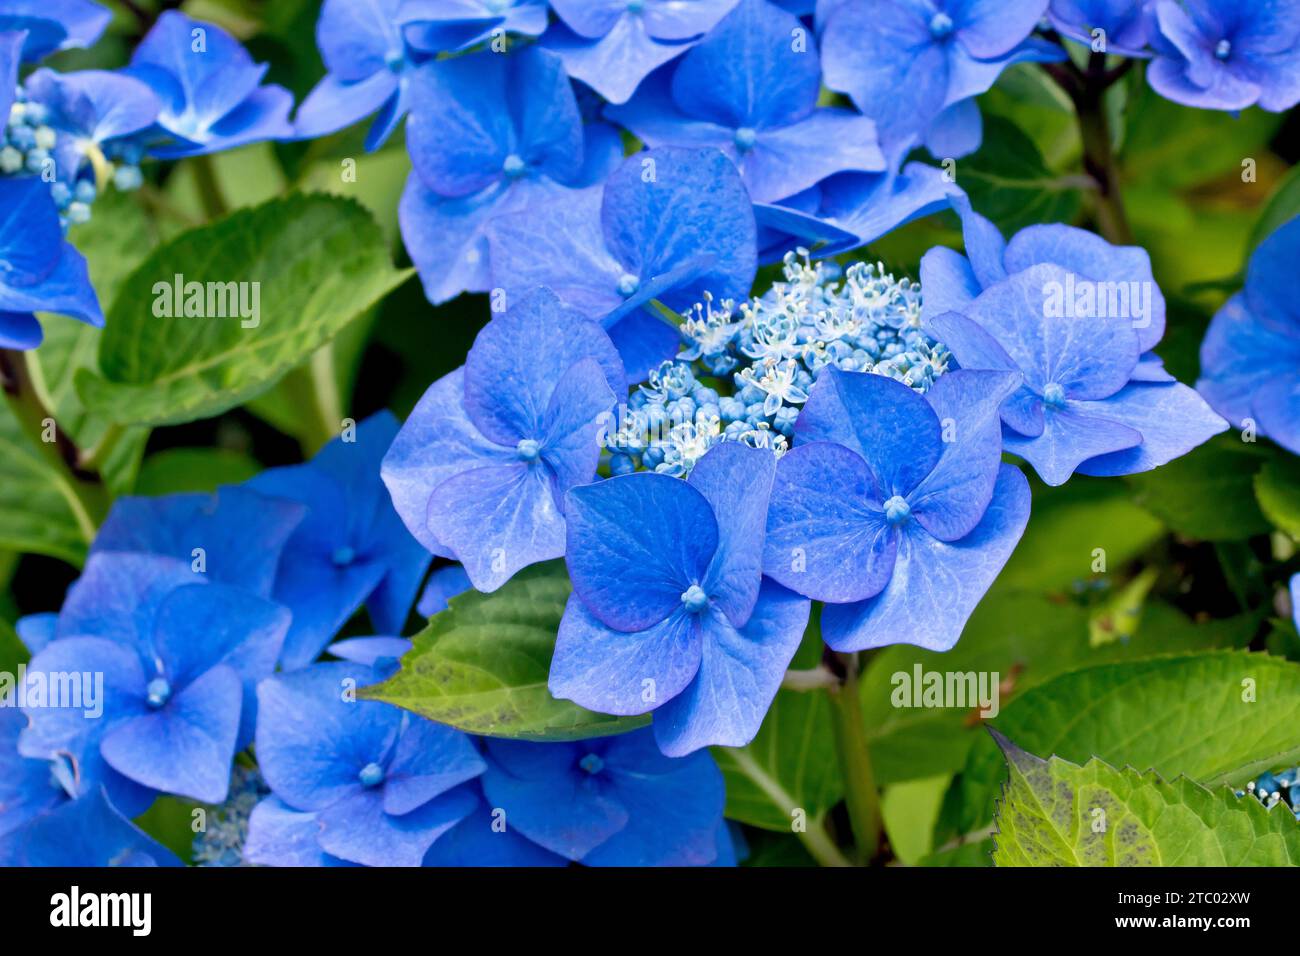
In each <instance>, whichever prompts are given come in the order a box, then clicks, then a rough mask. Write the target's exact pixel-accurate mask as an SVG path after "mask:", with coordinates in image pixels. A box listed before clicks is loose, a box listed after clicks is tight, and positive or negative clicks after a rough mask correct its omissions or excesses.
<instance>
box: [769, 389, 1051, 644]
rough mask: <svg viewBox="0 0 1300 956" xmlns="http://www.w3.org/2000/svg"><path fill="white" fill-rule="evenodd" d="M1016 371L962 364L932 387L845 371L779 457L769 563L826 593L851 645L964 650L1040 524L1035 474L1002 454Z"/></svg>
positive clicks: (794, 581)
mask: <svg viewBox="0 0 1300 956" xmlns="http://www.w3.org/2000/svg"><path fill="white" fill-rule="evenodd" d="M1019 384H1020V377H1019V375H1017V374H1015V373H1007V372H973V371H966V370H961V371H954V372H949V373H947V374H946V375H943V376H942V377H941V378H939V379H938V380H937V381H936V382H935V383H934V386H933V387H932V388H930V390H929V391H928V392H926V393H925V395H919V394H917V393H916V392H915V391H914V390H912V389H910V388H907V387H906V386H904V385H902V384H901V383H899V382H896V381H894V380H892V379H889V378H886V377H884V376H881V375H870V374H864V373H861V372H844V371H841V370H839V369H832V370H831V371H830V372H829V373H828V374H825V375H823V376H822V377H821V378H820V379H819V380H818V382H817V385H816V386H815V387H814V388H813V390H812V394H811V395H810V396H809V397H808V403H807V404H806V405H805V406H804V410H803V412H802V414H800V416H799V420H798V422H796V424H795V438H796V444H795V447H794V448H793V449H792V450H791V451H790V452H789V453H787V454H786V455H785V456H784V457H783V458H782V459H781V461H780V462H779V464H778V466H777V472H776V481H775V484H774V485H773V489H772V506H771V511H770V514H769V516H768V524H767V543H766V547H765V549H764V553H763V572H764V573H765V574H767V575H768V576H770V577H771V578H773V579H774V580H776V581H779V582H780V583H781V584H784V585H785V586H786V587H788V588H791V589H793V590H795V591H798V592H799V593H801V594H804V595H806V596H808V597H811V598H813V599H814V600H819V601H825V602H827V603H826V606H825V608H824V609H823V611H822V618H821V627H822V636H823V637H824V638H825V640H826V643H827V644H829V645H830V646H831V647H833V648H835V649H836V650H839V651H858V650H862V649H864V648H869V647H881V646H884V645H887V644H898V643H907V644H917V645H920V646H921V647H926V648H929V649H931V650H937V651H944V650H948V649H949V648H950V647H952V646H953V645H954V644H955V643H956V642H957V638H958V637H959V636H960V635H961V632H962V628H964V627H965V625H966V621H967V619H968V618H969V617H970V614H971V612H972V611H973V610H974V609H975V605H976V604H978V603H979V601H980V599H981V598H982V597H983V596H984V592H985V591H987V590H988V588H989V586H990V585H991V584H992V583H993V579H994V578H995V577H997V574H998V572H999V571H1001V570H1002V567H1003V565H1004V564H1005V563H1006V561H1007V558H1008V557H1010V556H1011V552H1012V550H1013V549H1014V548H1015V546H1016V543H1017V542H1018V541H1019V540H1020V535H1021V534H1022V533H1023V531H1024V529H1025V524H1026V522H1027V521H1028V520H1029V483H1028V482H1027V481H1026V480H1025V477H1024V476H1023V475H1022V474H1020V472H1019V471H1017V470H1016V469H1015V468H1013V467H1011V466H1010V465H1003V464H1002V463H1001V435H1000V429H999V423H998V405H999V403H1000V402H1001V401H1002V399H1003V398H1005V397H1006V396H1008V395H1010V394H1011V393H1012V392H1013V391H1014V390H1015V389H1016V388H1017V386H1018V385H1019Z"/></svg>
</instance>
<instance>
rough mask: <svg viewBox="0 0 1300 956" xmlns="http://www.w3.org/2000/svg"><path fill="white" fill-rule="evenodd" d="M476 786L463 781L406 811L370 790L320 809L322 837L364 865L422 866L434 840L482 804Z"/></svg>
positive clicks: (325, 845) (328, 846) (332, 849)
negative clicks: (394, 810)
mask: <svg viewBox="0 0 1300 956" xmlns="http://www.w3.org/2000/svg"><path fill="white" fill-rule="evenodd" d="M478 804H479V799H478V796H477V794H475V793H474V791H473V789H471V788H470V787H458V788H457V789H455V790H452V791H450V792H448V793H445V794H443V795H442V796H440V797H438V798H436V799H434V800H430V801H429V802H428V803H426V804H424V805H423V806H422V807H420V808H419V809H417V810H412V811H411V812H410V813H405V814H402V815H401V816H393V815H392V814H390V813H386V812H385V811H384V807H383V795H382V794H380V793H379V792H377V791H375V790H364V791H362V792H360V793H356V794H353V795H352V796H350V797H345V798H344V799H343V800H341V801H339V802H338V803H336V804H334V805H333V806H331V807H327V808H325V809H324V810H321V811H320V812H319V813H318V814H317V820H318V821H319V823H320V834H319V835H318V836H317V838H316V840H317V842H318V843H319V844H320V847H321V849H322V850H324V851H325V852H326V853H329V854H330V855H331V856H337V857H339V858H340V859H344V860H348V861H350V862H352V863H360V864H362V865H364V866H419V865H420V864H421V863H422V862H423V861H424V854H425V853H427V852H428V851H429V847H431V846H433V844H434V841H435V840H437V839H438V837H440V836H441V835H442V834H444V833H446V832H447V831H448V830H450V829H451V828H452V827H454V826H455V825H456V824H457V823H459V822H460V821H461V820H463V819H465V817H467V816H469V815H470V814H471V813H472V812H474V809H475V808H476V807H477V806H478Z"/></svg>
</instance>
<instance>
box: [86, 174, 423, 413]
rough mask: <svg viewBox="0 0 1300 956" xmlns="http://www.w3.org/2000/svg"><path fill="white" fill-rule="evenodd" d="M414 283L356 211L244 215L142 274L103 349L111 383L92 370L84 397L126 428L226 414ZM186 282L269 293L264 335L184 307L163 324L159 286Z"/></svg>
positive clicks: (188, 236)
mask: <svg viewBox="0 0 1300 956" xmlns="http://www.w3.org/2000/svg"><path fill="white" fill-rule="evenodd" d="M409 274H410V273H409V271H399V270H397V269H394V268H393V266H392V264H391V262H390V261H389V257H388V253H387V251H386V248H385V245H384V243H383V240H382V238H381V236H380V233H379V228H378V227H377V226H376V225H375V223H374V220H373V219H371V217H370V216H369V214H368V213H366V212H365V210H363V209H362V208H361V207H360V206H358V205H357V204H356V203H354V202H350V201H348V200H344V199H339V198H337V197H330V196H322V195H315V194H313V195H292V196H289V197H288V198H285V199H277V200H274V201H272V202H268V203H266V204H264V205H261V206H258V207H256V208H254V209H242V210H239V211H237V212H235V213H233V214H231V215H230V216H228V217H227V218H225V219H223V220H221V221H220V222H217V223H215V224H213V225H211V226H204V227H201V228H199V229H193V230H191V231H189V232H186V233H184V234H182V235H181V236H178V237H177V238H176V239H174V240H172V241H171V242H169V243H167V244H166V245H164V246H162V247H161V248H159V249H158V250H156V251H155V252H154V253H153V254H152V255H151V256H150V257H149V258H148V259H146V260H145V262H144V263H143V264H142V265H141V266H140V267H139V268H138V269H137V270H136V271H135V272H134V273H132V275H131V276H130V278H129V279H127V280H126V282H125V284H124V286H123V289H122V292H121V294H120V295H119V296H118V298H117V301H116V302H115V303H114V305H113V308H112V311H111V313H110V314H109V317H108V326H107V328H106V329H105V330H104V335H103V338H102V340H101V342H100V349H99V366H100V368H99V372H100V374H99V375H93V374H91V373H89V372H86V371H84V370H83V371H82V372H81V373H80V374H79V375H78V376H77V388H78V391H79V392H80V394H81V396H82V399H83V400H84V401H85V402H86V404H87V405H88V406H90V407H93V408H95V409H97V410H100V411H102V412H103V413H104V414H106V415H109V416H111V417H112V418H113V419H114V420H115V421H117V422H120V423H125V424H154V425H162V424H175V423H180V422H187V421H193V420H194V419H196V418H203V417H208V416H213V415H217V414H220V413H221V412H224V411H226V410H228V409H230V408H233V407H235V406H237V405H240V404H242V403H243V402H246V401H248V400H249V399H250V398H252V397H253V396H255V395H258V394H260V393H262V392H264V391H266V390H267V389H268V388H270V387H271V386H272V385H274V384H275V382H276V381H278V380H279V378H280V377H281V376H282V375H284V374H285V372H287V371H288V370H289V369H291V368H292V367H294V366H295V365H297V364H299V363H300V362H302V361H303V360H304V359H306V357H307V356H309V355H311V353H313V352H314V351H316V350H317V349H318V348H320V347H321V346H323V345H324V344H326V343H327V342H329V341H330V340H331V339H332V338H333V337H334V336H335V335H337V334H338V333H339V332H340V331H341V330H342V329H343V328H344V327H345V326H346V325H347V324H348V323H349V322H350V321H352V319H354V318H355V317H356V316H358V315H359V314H361V313H362V312H364V311H365V310H366V309H368V308H369V307H370V306H371V305H373V304H374V303H375V302H377V301H378V300H379V299H381V298H383V296H384V295H386V294H387V293H388V292H389V291H391V290H392V289H394V288H395V287H396V286H397V285H399V284H400V283H401V282H403V281H404V280H405V279H406V278H407V276H408V275H409ZM177 275H181V276H183V277H184V281H185V282H187V283H188V282H201V283H222V284H229V283H250V284H251V283H256V285H255V286H254V285H245V286H240V287H239V288H241V289H243V290H245V292H246V294H247V295H248V296H250V297H251V296H252V294H253V290H254V289H256V290H257V291H258V295H259V302H258V306H259V308H258V312H259V316H258V319H257V324H256V325H255V326H254V325H253V324H252V323H253V319H249V320H247V321H245V320H244V319H241V318H240V316H239V315H237V314H236V315H234V316H233V317H229V318H218V317H207V318H199V317H194V316H185V315H177V314H176V313H178V312H182V311H183V309H180V308H176V307H175V306H178V305H182V304H183V303H172V305H173V308H172V309H170V312H171V313H172V316H171V317H167V316H163V317H158V316H155V315H154V306H155V301H156V296H155V291H154V290H155V284H161V285H159V293H161V292H162V285H171V284H174V277H175V276H177ZM161 304H164V305H165V302H163V303H161ZM213 304H214V305H218V304H219V303H218V302H216V301H214V303H213ZM246 304H250V305H251V302H250V301H247V300H246ZM162 311H168V310H165V309H163V310H162ZM226 311H228V312H229V311H234V310H231V309H229V308H227V310H226ZM249 311H251V309H250V310H249ZM245 325H248V326H249V327H245Z"/></svg>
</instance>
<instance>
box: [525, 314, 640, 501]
mask: <svg viewBox="0 0 1300 956" xmlns="http://www.w3.org/2000/svg"><path fill="white" fill-rule="evenodd" d="M601 338H602V339H604V338H605V335H604V333H601ZM610 352H611V354H613V345H612V343H611V345H610ZM618 371H619V373H620V380H621V372H622V363H619V364H618ZM608 375H609V372H608V371H607V370H606V369H605V368H603V367H602V366H601V365H599V364H597V362H596V360H595V359H593V358H585V359H583V360H582V361H580V362H578V363H577V364H575V365H574V366H573V367H571V368H570V369H569V370H568V371H567V372H565V373H564V375H563V377H562V378H561V379H560V382H559V384H558V385H557V386H556V387H555V393H554V394H553V395H552V396H551V404H550V407H549V408H547V409H546V417H545V419H544V420H543V425H544V431H543V438H542V444H541V460H542V461H543V462H544V463H545V464H546V467H547V468H549V469H550V470H551V475H552V485H551V489H552V494H554V496H555V503H556V505H557V506H558V507H559V508H560V509H561V510H563V508H564V493H565V492H566V491H568V490H569V489H570V488H572V487H573V486H574V485H580V484H585V483H587V482H589V481H591V480H592V479H593V478H594V477H595V475H596V467H597V465H599V464H600V451H601V435H602V434H603V432H604V431H605V429H606V427H607V422H608V417H609V415H610V414H611V410H612V409H613V408H614V403H615V401H616V400H615V397H614V392H612V391H611V390H610V387H609V379H608Z"/></svg>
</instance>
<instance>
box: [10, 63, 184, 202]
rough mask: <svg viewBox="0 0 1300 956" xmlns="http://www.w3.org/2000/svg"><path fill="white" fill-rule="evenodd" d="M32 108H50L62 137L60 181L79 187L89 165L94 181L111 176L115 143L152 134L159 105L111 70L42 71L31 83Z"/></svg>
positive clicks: (139, 84) (143, 87) (51, 119)
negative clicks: (109, 159) (109, 169)
mask: <svg viewBox="0 0 1300 956" xmlns="http://www.w3.org/2000/svg"><path fill="white" fill-rule="evenodd" d="M25 86H26V91H27V98H28V102H29V103H39V104H40V105H41V106H42V107H44V112H45V123H46V124H47V125H48V126H50V127H51V128H52V129H54V130H55V131H56V132H57V133H58V134H59V141H58V144H57V145H56V147H55V149H54V150H53V155H54V157H55V168H56V171H57V173H58V178H59V181H60V182H63V183H66V184H69V185H70V186H71V187H75V186H76V185H77V180H78V178H79V177H80V176H81V174H82V167H83V165H85V164H86V163H89V164H90V165H91V167H92V172H93V175H92V176H91V177H88V178H91V179H92V180H93V178H94V177H96V176H101V174H104V175H105V178H106V173H107V165H106V163H107V160H106V156H105V148H106V146H107V144H108V143H109V142H110V141H111V140H115V139H121V138H123V137H129V136H132V135H133V134H136V133H139V132H140V131H141V130H145V129H148V128H149V127H150V126H152V125H153V122H154V120H155V119H157V117H158V110H159V103H158V98H157V97H156V96H154V93H153V90H151V89H150V88H149V87H148V86H146V85H145V84H144V83H142V82H140V81H139V80H136V79H133V78H131V77H129V76H123V75H120V74H117V73H110V72H108V71H106V70H83V71H81V72H79V73H55V72H54V71H53V70H47V69H40V70H37V71H36V72H35V73H33V74H32V75H31V76H30V77H28V78H27V82H26V84H25Z"/></svg>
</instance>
